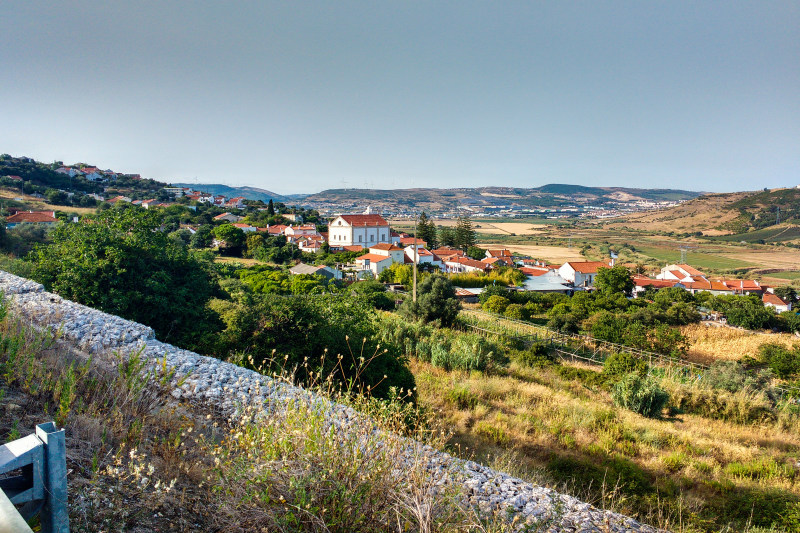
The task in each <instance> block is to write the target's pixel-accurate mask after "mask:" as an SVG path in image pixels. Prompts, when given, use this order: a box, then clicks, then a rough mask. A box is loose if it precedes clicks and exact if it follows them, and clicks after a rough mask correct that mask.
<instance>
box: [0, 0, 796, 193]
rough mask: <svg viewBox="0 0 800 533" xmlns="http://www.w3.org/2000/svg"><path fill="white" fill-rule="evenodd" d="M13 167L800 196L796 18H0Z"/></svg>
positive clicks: (323, 184) (109, 8)
mask: <svg viewBox="0 0 800 533" xmlns="http://www.w3.org/2000/svg"><path fill="white" fill-rule="evenodd" d="M0 152H7V153H10V154H12V155H28V156H31V157H35V158H36V159H39V160H43V161H53V160H63V161H64V162H65V163H72V162H76V161H85V162H89V163H93V164H97V165H100V166H102V167H103V168H108V167H110V168H113V169H114V170H118V171H122V172H138V173H141V174H142V175H144V176H146V177H152V178H157V179H162V180H165V181H181V180H183V181H189V182H194V181H195V180H198V181H199V182H200V183H203V182H206V183H210V182H222V183H227V184H231V185H254V186H258V187H263V188H266V189H270V190H273V191H275V192H278V193H292V192H314V191H319V190H322V189H325V188H333V187H336V188H338V187H342V186H346V187H364V186H367V187H375V188H400V187H460V186H466V187H471V186H482V185H508V186H519V187H534V186H538V185H543V184H546V183H575V184H582V185H616V186H631V187H666V188H684V189H692V190H709V191H730V190H742V189H747V190H752V189H758V188H762V187H766V186H769V187H778V186H794V185H796V184H800V1H797V0H794V1H757V2H753V1H748V2H734V1H719V2H700V1H689V2H680V1H676V0H668V1H663V2H656V1H638V0H637V1H630V2H616V1H614V2H602V1H595V0H592V1H585V2H570V1H566V0H564V1H561V0H559V1H552V2H533V1H526V2H510V1H502V2H490V1H484V2H471V1H462V0H458V1H452V2H433V1H427V2H415V1H395V2H389V1H375V0H371V1H365V2H348V1H336V2H322V1H318V2H300V1H296V0H292V1H281V2H267V1H254V2H201V1H191V2H189V1H186V2H169V1H162V0H159V1H152V2H141V1H126V2H108V1H97V2H89V1H75V0H71V1H68V2H65V1H62V0H59V1H57V2H56V1H52V2H40V1H31V0H24V1H14V0H11V1H9V0H4V1H3V2H2V3H0Z"/></svg>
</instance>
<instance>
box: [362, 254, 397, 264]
mask: <svg viewBox="0 0 800 533" xmlns="http://www.w3.org/2000/svg"><path fill="white" fill-rule="evenodd" d="M366 259H369V260H370V261H372V262H373V263H380V262H381V261H386V260H387V259H388V260H390V261H391V260H392V258H391V257H389V256H388V255H379V254H364V255H362V256H361V257H356V261H364V260H366Z"/></svg>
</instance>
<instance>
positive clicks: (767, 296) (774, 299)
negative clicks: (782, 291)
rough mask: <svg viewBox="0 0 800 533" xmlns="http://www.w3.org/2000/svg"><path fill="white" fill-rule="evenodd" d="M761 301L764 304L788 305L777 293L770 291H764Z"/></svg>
mask: <svg viewBox="0 0 800 533" xmlns="http://www.w3.org/2000/svg"><path fill="white" fill-rule="evenodd" d="M761 301H762V302H764V303H765V304H772V305H788V304H787V302H784V301H783V300H781V299H780V298H779V297H778V296H777V295H775V294H773V293H771V292H765V293H764V295H763V296H762V297H761Z"/></svg>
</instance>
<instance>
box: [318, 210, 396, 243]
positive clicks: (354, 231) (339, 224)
mask: <svg viewBox="0 0 800 533" xmlns="http://www.w3.org/2000/svg"><path fill="white" fill-rule="evenodd" d="M390 238H391V234H390V230H389V223H388V222H386V220H384V219H383V217H382V216H380V215H339V216H337V217H336V218H334V219H333V220H331V222H330V224H328V244H329V245H330V246H331V248H339V247H342V246H362V247H364V248H369V247H371V246H375V245H376V244H379V243H382V242H385V243H389V242H390Z"/></svg>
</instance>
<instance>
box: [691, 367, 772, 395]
mask: <svg viewBox="0 0 800 533" xmlns="http://www.w3.org/2000/svg"><path fill="white" fill-rule="evenodd" d="M771 381H772V372H771V371H770V370H760V371H758V372H751V371H748V370H747V369H746V368H744V366H742V364H741V363H738V362H736V361H716V362H715V363H714V364H712V365H711V366H710V367H709V368H708V370H706V371H705V372H704V373H703V378H702V383H704V384H705V385H706V386H708V387H711V388H714V389H721V390H726V391H728V392H738V391H740V390H744V389H751V390H766V389H767V388H768V387H769V385H770V382H771Z"/></svg>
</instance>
